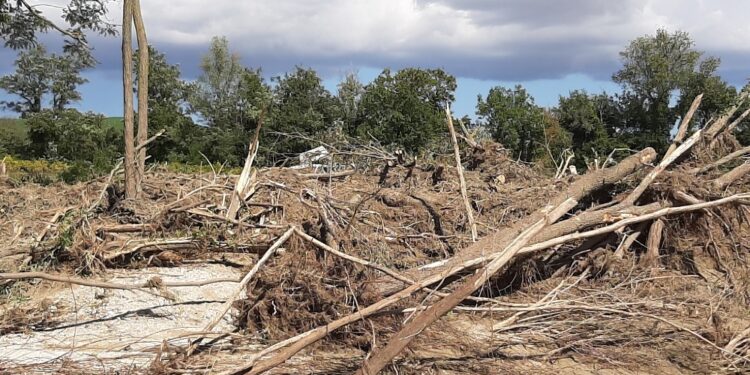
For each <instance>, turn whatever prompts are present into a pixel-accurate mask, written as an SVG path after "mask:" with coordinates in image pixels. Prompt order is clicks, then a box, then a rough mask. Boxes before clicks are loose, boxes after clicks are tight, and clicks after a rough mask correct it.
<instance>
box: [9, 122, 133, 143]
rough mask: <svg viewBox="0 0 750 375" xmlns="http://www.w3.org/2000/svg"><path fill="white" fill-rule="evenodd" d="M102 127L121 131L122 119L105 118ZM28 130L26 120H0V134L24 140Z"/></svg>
mask: <svg viewBox="0 0 750 375" xmlns="http://www.w3.org/2000/svg"><path fill="white" fill-rule="evenodd" d="M104 125H105V126H110V127H113V128H115V129H117V130H122V117H107V118H105V119H104ZM28 131H29V128H28V126H26V120H24V119H18V118H0V133H2V134H10V135H13V136H17V137H20V138H21V139H24V138H26V134H27V133H28Z"/></svg>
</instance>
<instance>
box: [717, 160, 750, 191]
mask: <svg viewBox="0 0 750 375" xmlns="http://www.w3.org/2000/svg"><path fill="white" fill-rule="evenodd" d="M748 173H750V163H744V164H742V165H740V166H738V167H736V168H734V169H732V170H731V171H729V172H727V173H725V174H723V175H722V176H721V177H719V178H717V179H715V180H714V186H715V187H716V188H717V189H726V188H727V186H729V185H731V184H732V183H733V182H735V181H737V180H739V179H740V178H742V177H744V176H745V175H746V174H748Z"/></svg>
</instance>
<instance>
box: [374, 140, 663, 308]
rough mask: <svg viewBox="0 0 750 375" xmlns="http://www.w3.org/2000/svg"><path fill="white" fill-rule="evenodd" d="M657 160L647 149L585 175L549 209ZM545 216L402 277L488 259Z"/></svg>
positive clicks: (385, 285) (389, 287) (389, 286)
mask: <svg viewBox="0 0 750 375" xmlns="http://www.w3.org/2000/svg"><path fill="white" fill-rule="evenodd" d="M655 158H656V151H654V149H652V148H646V149H644V150H643V151H640V152H638V153H636V154H634V155H631V156H630V157H628V158H626V159H625V160H623V161H621V162H620V163H619V164H617V165H616V166H613V167H611V168H607V169H601V170H597V171H594V172H591V173H588V174H585V175H583V176H581V177H580V178H579V179H577V180H576V181H575V182H573V183H572V184H571V185H570V186H569V187H568V188H567V189H566V190H565V191H563V192H562V193H560V194H559V195H558V196H557V197H555V198H553V199H552V200H551V201H550V202H549V206H553V207H556V206H559V205H560V204H562V202H564V201H566V200H567V199H568V198H572V199H575V200H581V199H582V198H583V197H586V196H587V195H589V194H591V193H592V192H593V191H595V190H597V189H599V188H601V187H603V186H606V185H608V184H612V183H615V182H618V181H621V180H622V179H623V178H625V177H626V176H628V175H630V174H631V173H633V172H635V171H636V170H638V169H640V168H641V167H642V166H643V165H644V164H646V163H649V162H652V161H653V160H654V159H655ZM545 216H546V213H545V212H544V210H539V211H537V212H535V213H532V214H530V215H528V216H526V217H525V218H523V219H521V220H519V221H518V222H516V223H515V224H514V225H513V226H511V227H510V228H506V229H503V230H500V231H497V232H494V233H492V234H490V235H488V236H486V237H484V238H481V239H480V240H479V241H477V242H476V243H474V244H473V245H472V246H469V247H467V248H464V249H462V250H459V251H458V252H457V254H456V255H455V256H454V257H452V258H449V259H447V260H445V261H443V262H441V263H440V264H439V265H438V266H436V267H431V268H425V269H422V268H413V269H411V270H407V271H404V272H403V273H402V274H403V275H404V276H406V277H409V278H411V279H413V280H420V279H423V278H428V277H430V276H432V275H434V274H437V273H441V272H443V271H445V270H446V269H451V268H453V267H455V266H458V265H460V264H462V263H464V262H466V261H468V260H472V259H475V258H479V257H484V256H488V255H490V254H492V253H494V252H497V251H500V250H501V249H498V244H504V243H508V242H510V240H512V239H513V238H515V237H517V236H518V235H519V234H520V233H521V231H523V230H524V229H525V228H526V227H528V226H529V225H531V224H533V223H535V222H537V221H539V220H540V219H542V218H544V217H545ZM378 282H379V284H380V285H378V288H379V289H380V291H381V292H383V293H384V294H389V293H392V291H393V290H394V289H397V288H399V287H400V285H397V284H395V283H394V282H393V280H391V279H379V280H378Z"/></svg>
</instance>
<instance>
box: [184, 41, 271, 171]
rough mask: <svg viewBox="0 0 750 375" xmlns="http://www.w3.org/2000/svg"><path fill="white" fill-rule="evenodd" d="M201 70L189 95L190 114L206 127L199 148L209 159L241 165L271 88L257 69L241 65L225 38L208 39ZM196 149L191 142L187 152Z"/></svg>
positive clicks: (268, 99) (193, 152) (190, 88)
mask: <svg viewBox="0 0 750 375" xmlns="http://www.w3.org/2000/svg"><path fill="white" fill-rule="evenodd" d="M201 70H202V74H201V76H200V77H199V78H198V80H197V82H196V83H195V84H194V85H191V86H190V87H189V92H190V95H189V96H188V103H189V113H192V114H196V115H198V116H199V117H200V118H201V119H202V121H203V122H204V123H205V125H207V126H208V129H205V136H204V137H203V138H202V140H203V146H201V147H200V149H201V150H203V153H204V154H205V155H206V157H208V158H209V159H210V160H212V161H219V162H227V163H229V164H230V165H240V164H241V163H242V162H243V161H244V160H245V156H246V154H247V146H248V143H249V142H250V137H251V134H252V132H253V131H254V130H255V127H256V126H257V122H258V119H259V117H260V114H261V112H262V111H263V109H264V108H266V107H267V106H268V102H269V101H270V95H271V94H270V89H269V87H268V86H267V85H266V84H265V82H264V81H263V77H262V76H261V72H260V70H253V69H248V68H245V67H244V66H242V64H241V62H240V58H239V55H237V54H236V53H233V52H231V50H230V48H229V42H228V41H227V39H226V38H225V37H214V38H213V39H212V40H211V46H210V47H209V51H208V53H207V54H206V55H205V56H203V60H202V62H201ZM197 149H198V148H197V147H195V145H194V146H193V147H192V150H193V151H191V153H190V154H191V155H193V154H195V150H197ZM193 158H194V156H191V159H193Z"/></svg>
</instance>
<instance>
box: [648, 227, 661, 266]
mask: <svg viewBox="0 0 750 375" xmlns="http://www.w3.org/2000/svg"><path fill="white" fill-rule="evenodd" d="M663 232H664V221H663V220H661V219H656V220H654V222H653V223H652V224H651V228H650V229H649V232H648V240H647V241H646V256H645V257H644V262H645V263H646V264H647V265H649V266H655V265H657V264H658V263H659V247H660V246H661V238H662V233H663Z"/></svg>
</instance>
